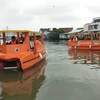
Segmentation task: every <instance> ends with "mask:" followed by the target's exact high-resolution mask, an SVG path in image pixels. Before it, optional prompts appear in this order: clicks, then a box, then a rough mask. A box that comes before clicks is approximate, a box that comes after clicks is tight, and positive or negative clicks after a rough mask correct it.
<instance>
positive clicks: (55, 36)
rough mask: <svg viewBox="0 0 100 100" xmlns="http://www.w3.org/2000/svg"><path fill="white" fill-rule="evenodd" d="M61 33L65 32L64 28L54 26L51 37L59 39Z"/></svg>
mask: <svg viewBox="0 0 100 100" xmlns="http://www.w3.org/2000/svg"><path fill="white" fill-rule="evenodd" d="M61 33H64V30H63V29H56V28H54V29H53V30H52V31H50V34H49V39H52V40H59V34H61Z"/></svg>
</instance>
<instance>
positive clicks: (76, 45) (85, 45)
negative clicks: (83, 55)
mask: <svg viewBox="0 0 100 100" xmlns="http://www.w3.org/2000/svg"><path fill="white" fill-rule="evenodd" d="M68 46H70V47H71V48H72V49H74V50H75V49H76V50H100V43H98V44H94V43H93V41H91V40H81V41H78V42H74V41H68Z"/></svg>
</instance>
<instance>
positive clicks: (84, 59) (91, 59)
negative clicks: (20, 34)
mask: <svg viewBox="0 0 100 100" xmlns="http://www.w3.org/2000/svg"><path fill="white" fill-rule="evenodd" d="M68 54H69V56H70V58H69V60H73V63H74V64H87V65H92V66H94V67H97V68H99V66H100V51H89V50H72V49H69V50H68Z"/></svg>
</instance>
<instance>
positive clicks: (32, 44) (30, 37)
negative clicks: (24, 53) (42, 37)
mask: <svg viewBox="0 0 100 100" xmlns="http://www.w3.org/2000/svg"><path fill="white" fill-rule="evenodd" d="M29 40H30V48H31V49H33V48H34V42H33V40H34V39H33V34H30V35H29Z"/></svg>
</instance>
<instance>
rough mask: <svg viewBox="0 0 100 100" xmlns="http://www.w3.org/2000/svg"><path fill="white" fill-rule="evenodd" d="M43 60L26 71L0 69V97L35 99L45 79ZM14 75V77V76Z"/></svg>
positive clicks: (44, 63) (44, 62)
mask: <svg viewBox="0 0 100 100" xmlns="http://www.w3.org/2000/svg"><path fill="white" fill-rule="evenodd" d="M45 65H46V61H45V60H43V61H41V62H40V63H38V64H37V65H36V66H34V67H33V68H31V69H29V70H27V71H24V72H22V71H13V70H2V71H1V72H0V98H2V99H6V98H7V99H9V100H11V99H15V98H16V96H17V99H18V100H20V99H22V98H23V99H22V100H27V99H29V100H30V99H35V98H36V95H37V93H38V91H39V89H40V87H41V85H42V84H43V82H44V80H45V75H44V72H45ZM15 77H16V78H15Z"/></svg>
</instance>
